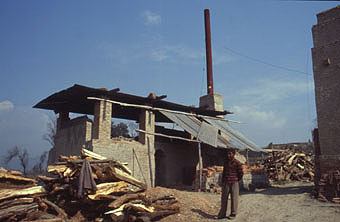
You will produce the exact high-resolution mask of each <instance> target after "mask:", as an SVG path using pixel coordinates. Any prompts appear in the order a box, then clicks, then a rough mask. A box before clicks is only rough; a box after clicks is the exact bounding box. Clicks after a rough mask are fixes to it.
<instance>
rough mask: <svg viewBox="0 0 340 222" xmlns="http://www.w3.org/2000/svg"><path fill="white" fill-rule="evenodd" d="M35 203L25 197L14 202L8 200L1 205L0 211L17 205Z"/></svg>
mask: <svg viewBox="0 0 340 222" xmlns="http://www.w3.org/2000/svg"><path fill="white" fill-rule="evenodd" d="M33 202H34V199H33V198H30V197H23V198H18V199H14V200H7V201H3V202H1V203H0V209H4V208H9V207H12V206H15V205H24V204H31V203H33Z"/></svg>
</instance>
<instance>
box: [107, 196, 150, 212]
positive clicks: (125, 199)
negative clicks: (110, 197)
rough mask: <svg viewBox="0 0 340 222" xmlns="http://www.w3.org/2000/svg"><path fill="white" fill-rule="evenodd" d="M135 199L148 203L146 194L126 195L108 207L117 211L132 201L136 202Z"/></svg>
mask: <svg viewBox="0 0 340 222" xmlns="http://www.w3.org/2000/svg"><path fill="white" fill-rule="evenodd" d="M135 199H141V200H144V201H145V202H147V201H146V196H145V193H132V194H125V195H123V196H120V197H119V198H118V199H117V200H115V201H113V202H111V203H110V204H109V205H108V207H109V208H113V209H116V208H118V207H119V206H121V205H123V204H124V203H127V202H129V201H131V200H135Z"/></svg>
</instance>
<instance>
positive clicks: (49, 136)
mask: <svg viewBox="0 0 340 222" xmlns="http://www.w3.org/2000/svg"><path fill="white" fill-rule="evenodd" d="M49 119H50V121H49V122H48V123H47V133H45V134H44V135H43V139H44V140H46V141H47V142H48V143H49V144H51V146H52V147H54V145H55V136H56V133H57V118H56V116H54V117H51V116H49Z"/></svg>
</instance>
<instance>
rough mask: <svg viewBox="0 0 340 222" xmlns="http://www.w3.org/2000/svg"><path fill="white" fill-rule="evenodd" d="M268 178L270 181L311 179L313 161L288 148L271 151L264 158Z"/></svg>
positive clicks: (312, 176)
mask: <svg viewBox="0 0 340 222" xmlns="http://www.w3.org/2000/svg"><path fill="white" fill-rule="evenodd" d="M264 167H265V169H266V171H267V176H268V179H270V180H272V181H292V180H298V181H306V182H307V181H313V178H314V172H313V167H314V164H313V161H312V158H311V157H310V156H308V155H306V154H304V153H297V152H295V151H294V150H291V149H288V150H283V151H277V152H272V153H271V155H270V156H269V157H267V158H266V159H265V160H264Z"/></svg>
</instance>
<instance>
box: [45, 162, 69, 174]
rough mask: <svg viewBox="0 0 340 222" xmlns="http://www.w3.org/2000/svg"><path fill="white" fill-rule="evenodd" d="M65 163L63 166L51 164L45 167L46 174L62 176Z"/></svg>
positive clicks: (65, 168) (65, 167)
mask: <svg viewBox="0 0 340 222" xmlns="http://www.w3.org/2000/svg"><path fill="white" fill-rule="evenodd" d="M67 168H68V167H67V166H66V162H63V164H53V165H48V166H47V172H48V173H53V174H63V173H64V172H65V171H66V170H67Z"/></svg>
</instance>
